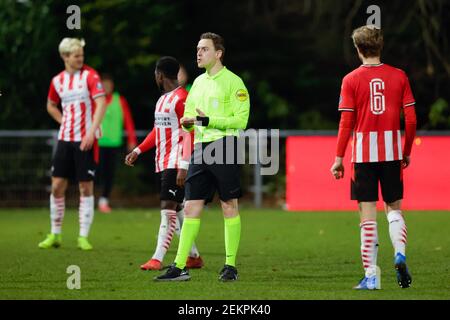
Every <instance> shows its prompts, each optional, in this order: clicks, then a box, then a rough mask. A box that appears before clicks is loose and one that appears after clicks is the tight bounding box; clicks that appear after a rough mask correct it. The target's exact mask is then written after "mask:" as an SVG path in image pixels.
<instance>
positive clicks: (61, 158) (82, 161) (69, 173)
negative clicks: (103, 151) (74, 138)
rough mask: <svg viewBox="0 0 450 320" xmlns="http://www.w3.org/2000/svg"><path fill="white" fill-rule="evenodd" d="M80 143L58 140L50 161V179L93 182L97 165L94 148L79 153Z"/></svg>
mask: <svg viewBox="0 0 450 320" xmlns="http://www.w3.org/2000/svg"><path fill="white" fill-rule="evenodd" d="M80 144H81V142H69V141H62V140H59V141H58V144H57V146H56V152H55V155H54V157H53V161H52V177H58V178H66V179H70V180H75V181H78V182H80V181H93V180H94V178H95V170H96V168H97V164H96V163H95V159H94V148H95V147H92V148H91V149H90V150H87V151H81V150H80Z"/></svg>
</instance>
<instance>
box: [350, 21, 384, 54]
mask: <svg viewBox="0 0 450 320" xmlns="http://www.w3.org/2000/svg"><path fill="white" fill-rule="evenodd" d="M352 39H353V44H354V45H355V47H356V48H358V49H359V52H361V54H362V55H363V56H364V57H366V58H370V57H379V56H380V55H381V50H383V45H384V40H383V31H381V29H380V28H378V27H376V26H374V25H367V26H362V27H359V28H358V29H355V30H353V33H352Z"/></svg>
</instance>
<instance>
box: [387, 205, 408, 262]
mask: <svg viewBox="0 0 450 320" xmlns="http://www.w3.org/2000/svg"><path fill="white" fill-rule="evenodd" d="M387 219H388V221H389V235H390V236H391V241H392V245H393V246H394V251H395V255H396V254H397V253H401V254H402V255H404V256H405V255H406V254H405V252H406V236H407V229H406V223H405V219H404V218H403V215H402V211H401V210H392V211H390V212H389V213H388V215H387Z"/></svg>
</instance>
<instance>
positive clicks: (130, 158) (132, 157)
mask: <svg viewBox="0 0 450 320" xmlns="http://www.w3.org/2000/svg"><path fill="white" fill-rule="evenodd" d="M138 157H139V155H138V154H137V152H136V151H131V152H130V153H129V154H127V156H126V157H125V164H126V165H127V166H130V167H134V162H135V161H136V160H137V158H138Z"/></svg>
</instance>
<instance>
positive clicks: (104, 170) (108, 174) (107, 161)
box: [98, 147, 116, 213]
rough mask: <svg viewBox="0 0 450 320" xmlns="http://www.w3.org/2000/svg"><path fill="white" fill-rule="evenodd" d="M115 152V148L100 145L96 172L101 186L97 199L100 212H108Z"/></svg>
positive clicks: (109, 209)
mask: <svg viewBox="0 0 450 320" xmlns="http://www.w3.org/2000/svg"><path fill="white" fill-rule="evenodd" d="M115 161H116V153H115V148H108V147H100V163H99V168H98V174H99V176H100V179H99V180H100V185H101V188H102V193H101V197H100V198H99V199H98V210H99V211H100V212H102V213H110V212H111V207H110V205H109V196H110V194H111V191H112V187H113V181H114V171H115Z"/></svg>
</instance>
